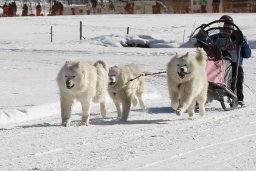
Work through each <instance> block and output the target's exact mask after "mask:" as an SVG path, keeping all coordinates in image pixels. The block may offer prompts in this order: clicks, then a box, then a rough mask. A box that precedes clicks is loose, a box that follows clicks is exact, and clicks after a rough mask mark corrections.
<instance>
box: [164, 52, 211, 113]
mask: <svg viewBox="0 0 256 171" xmlns="http://www.w3.org/2000/svg"><path fill="white" fill-rule="evenodd" d="M206 60H207V55H206V53H205V51H204V50H203V49H202V48H198V49H197V53H196V55H191V54H189V53H187V54H185V55H179V54H176V56H175V57H174V58H172V59H171V60H170V62H169V63H168V65H167V77H168V78H167V82H168V88H169V95H170V99H171V106H172V108H173V109H175V110H176V114H177V115H181V114H182V113H184V112H185V111H186V110H187V111H188V113H189V117H190V118H192V117H193V115H194V109H195V104H196V102H197V103H198V104H199V114H200V116H204V115H205V102H206V99H207V90H208V81H207V76H206V70H205V69H206Z"/></svg>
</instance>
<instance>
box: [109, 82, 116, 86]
mask: <svg viewBox="0 0 256 171" xmlns="http://www.w3.org/2000/svg"><path fill="white" fill-rule="evenodd" d="M115 83H116V82H109V83H108V84H109V85H115Z"/></svg>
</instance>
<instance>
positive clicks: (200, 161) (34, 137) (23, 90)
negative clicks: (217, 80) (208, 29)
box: [0, 14, 256, 171]
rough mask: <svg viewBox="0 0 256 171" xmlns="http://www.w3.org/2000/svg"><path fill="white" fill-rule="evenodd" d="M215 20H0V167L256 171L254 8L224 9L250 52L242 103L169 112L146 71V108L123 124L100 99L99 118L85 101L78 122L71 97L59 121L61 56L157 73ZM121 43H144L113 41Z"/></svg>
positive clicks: (163, 92)
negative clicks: (86, 118)
mask: <svg viewBox="0 0 256 171" xmlns="http://www.w3.org/2000/svg"><path fill="white" fill-rule="evenodd" d="M220 16H221V14H192V15H191V14H190V15H189V14H184V15H176V14H171V15H97V16H56V17H10V18H0V28H1V31H0V62H1V65H0V70H1V72H0V78H1V84H0V137H1V138H0V168H1V169H0V170H15V171H16V170H58V171H59V170H75V171H76V170H111V171H112V170H147V171H148V170H195V171H198V170H220V171H222V170H243V171H245V170H246V171H253V170H256V132H255V130H256V114H255V113H256V112H255V111H256V103H255V101H256V97H255V96H256V87H255V85H256V77H255V76H256V71H255V69H256V67H255V66H256V58H255V56H256V51H255V48H256V31H255V30H256V24H255V23H254V22H253V21H255V20H256V15H255V14H231V16H232V17H233V18H234V20H235V23H236V24H237V25H238V26H239V27H240V28H241V30H243V32H244V34H245V35H246V36H247V38H248V40H249V42H250V45H251V48H252V52H253V53H252V58H251V59H248V60H245V61H244V70H245V84H244V94H245V103H246V107H245V108H241V109H237V110H233V111H226V112H224V111H223V110H222V109H221V106H220V104H219V103H217V102H214V103H211V104H208V105H207V113H206V116H205V117H203V118H200V117H199V116H198V114H196V116H195V119H194V120H188V115H187V114H186V113H185V114H184V115H183V116H181V117H178V116H176V115H175V112H174V111H173V110H172V109H171V108H170V100H169V97H168V90H167V83H166V75H165V74H162V75H158V76H148V77H146V83H145V94H144V99H145V103H146V105H147V110H146V111H142V110H140V109H139V108H137V107H136V108H133V109H132V111H131V112H130V116H129V120H128V122H121V121H118V120H116V109H115V107H114V105H113V103H112V101H111V100H110V98H109V97H108V98H107V110H108V114H107V116H108V117H107V118H106V119H102V118H101V117H100V114H99V106H98V105H97V104H94V105H93V107H92V113H91V119H90V126H88V127H83V126H79V123H80V119H81V107H80V104H79V103H75V105H74V106H73V112H72V122H71V127H68V128H65V127H61V126H60V107H59V95H58V89H57V84H56V81H55V80H56V76H57V72H58V70H59V69H60V67H61V66H62V65H63V64H64V62H65V61H66V60H67V59H86V60H91V61H96V60H98V59H103V60H106V61H107V62H108V63H109V65H115V64H127V63H131V62H134V63H137V64H138V65H139V66H140V67H141V69H142V70H143V71H148V72H160V71H165V70H166V65H167V63H168V61H169V60H170V59H171V58H172V57H173V55H174V54H175V52H187V51H190V52H194V51H195V48H194V47H193V45H192V44H193V43H191V42H189V43H188V37H189V35H190V33H191V31H192V30H193V29H195V28H196V27H197V26H199V25H201V24H202V23H208V22H210V21H212V20H216V19H218V18H219V17H220ZM80 21H82V24H83V37H84V38H85V39H83V40H79V23H80ZM51 26H53V42H52V43H51V42H50V27H51ZM127 27H129V28H130V30H129V35H127V34H126V32H127ZM127 40H132V41H134V42H141V41H142V42H147V43H148V44H149V45H150V47H151V48H124V47H122V46H121V42H122V43H124V42H126V41H127Z"/></svg>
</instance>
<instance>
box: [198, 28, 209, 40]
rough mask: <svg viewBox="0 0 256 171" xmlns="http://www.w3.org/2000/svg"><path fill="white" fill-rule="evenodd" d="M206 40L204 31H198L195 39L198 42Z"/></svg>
mask: <svg viewBox="0 0 256 171" xmlns="http://www.w3.org/2000/svg"><path fill="white" fill-rule="evenodd" d="M206 38H207V32H206V31H205V30H202V29H200V30H199V31H198V33H197V35H196V39H197V40H199V41H205V40H206Z"/></svg>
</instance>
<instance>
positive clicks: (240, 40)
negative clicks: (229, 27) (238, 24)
mask: <svg viewBox="0 0 256 171" xmlns="http://www.w3.org/2000/svg"><path fill="white" fill-rule="evenodd" d="M231 39H232V40H236V42H237V43H239V44H240V45H241V44H243V42H244V36H243V33H242V31H239V30H233V31H232V34H231Z"/></svg>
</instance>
